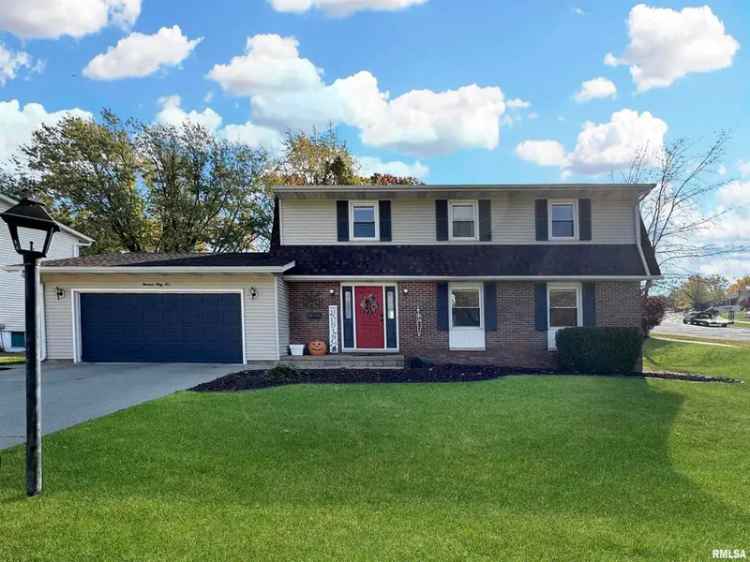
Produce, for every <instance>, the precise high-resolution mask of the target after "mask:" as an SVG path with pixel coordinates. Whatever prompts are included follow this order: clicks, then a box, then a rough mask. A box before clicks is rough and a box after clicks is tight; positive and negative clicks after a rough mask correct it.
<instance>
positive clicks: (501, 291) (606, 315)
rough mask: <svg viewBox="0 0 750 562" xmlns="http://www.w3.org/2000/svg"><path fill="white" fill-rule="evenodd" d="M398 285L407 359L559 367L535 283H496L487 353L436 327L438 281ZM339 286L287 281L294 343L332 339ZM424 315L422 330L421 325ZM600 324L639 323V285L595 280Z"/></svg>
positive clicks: (402, 349) (402, 343) (400, 325)
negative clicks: (454, 343)
mask: <svg viewBox="0 0 750 562" xmlns="http://www.w3.org/2000/svg"><path fill="white" fill-rule="evenodd" d="M397 287H398V328H399V348H400V349H399V352H400V353H401V354H402V355H404V356H405V357H422V358H425V359H429V360H431V361H434V362H436V363H471V364H495V365H502V366H513V367H531V368H535V367H537V368H544V367H555V366H556V363H557V356H556V354H555V353H553V352H550V351H547V332H546V331H544V332H540V331H537V330H536V327H535V321H534V283H532V282H527V281H518V282H498V283H497V303H496V304H497V330H494V331H489V332H486V334H485V336H486V340H485V346H486V350H485V351H451V350H449V349H448V332H447V331H441V330H438V327H437V307H436V304H437V283H435V282H432V281H415V282H412V281H409V282H400V283H398V284H397ZM331 290H333V293H334V294H333V295H331ZM340 290H341V287H340V284H339V283H336V282H293V283H289V326H290V340H289V341H290V342H291V343H307V342H309V341H310V340H312V339H322V340H323V341H326V342H327V341H328V305H329V304H336V305H339V306H340V300H339V299H340ZM420 315H421V325H422V326H421V332H420V331H419V330H418V329H417V324H418V317H419V316H420ZM596 324H597V325H598V326H636V327H637V326H640V284H639V283H638V282H637V281H633V282H602V283H597V284H596ZM339 347H341V342H340V341H339Z"/></svg>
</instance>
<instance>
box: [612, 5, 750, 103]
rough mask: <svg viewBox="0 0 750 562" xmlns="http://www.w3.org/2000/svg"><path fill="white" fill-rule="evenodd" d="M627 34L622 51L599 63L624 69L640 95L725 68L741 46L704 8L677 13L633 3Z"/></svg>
mask: <svg viewBox="0 0 750 562" xmlns="http://www.w3.org/2000/svg"><path fill="white" fill-rule="evenodd" d="M628 35H629V37H630V43H629V44H628V46H627V48H626V49H625V53H624V54H623V55H622V56H621V57H615V56H614V55H612V54H611V53H608V54H607V56H606V57H605V60H604V62H605V64H608V65H610V66H617V65H628V66H629V67H630V74H631V76H632V77H633V81H634V82H635V83H636V86H637V89H638V91H639V92H644V91H646V90H650V89H651V88H665V87H667V86H669V85H670V84H672V83H673V82H674V81H675V80H677V79H679V78H682V77H683V76H685V75H687V74H689V73H691V72H710V71H713V70H720V69H722V68H727V67H729V66H731V65H732V60H733V58H734V55H735V53H736V52H737V50H738V49H739V48H740V44H739V43H738V42H737V40H736V39H735V38H734V37H732V36H731V35H729V34H728V33H726V31H725V29H724V24H723V23H722V21H721V20H720V19H719V18H718V17H716V15H715V14H714V13H713V12H712V11H711V8H710V7H709V6H702V7H698V8H683V9H682V10H681V11H679V12H678V11H676V10H671V9H669V8H653V7H651V6H647V5H645V4H638V5H637V6H635V7H633V9H631V10H630V15H629V16H628Z"/></svg>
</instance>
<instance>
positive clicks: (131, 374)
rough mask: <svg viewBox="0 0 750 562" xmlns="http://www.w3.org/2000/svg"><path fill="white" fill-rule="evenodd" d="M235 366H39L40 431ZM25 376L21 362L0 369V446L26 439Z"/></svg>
mask: <svg viewBox="0 0 750 562" xmlns="http://www.w3.org/2000/svg"><path fill="white" fill-rule="evenodd" d="M240 368H241V366H240V365H203V364H194V363H190V364H114V363H109V364H103V363H101V364H89V365H78V366H75V367H73V366H68V367H46V366H43V367H42V431H43V432H44V433H51V432H53V431H58V430H60V429H64V428H66V427H70V426H72V425H76V424H79V423H81V422H84V421H86V420H89V419H92V418H97V417H100V416H104V415H107V414H111V413H112V412H116V411H117V410H122V409H124V408H128V407H130V406H133V405H135V404H140V403H141V402H146V401H148V400H154V399H155V398H159V397H161V396H165V395H167V394H171V393H173V392H175V391H177V390H184V389H186V388H190V387H192V386H195V385H197V384H200V383H202V382H207V381H210V380H213V379H215V378H218V377H220V376H222V375H225V374H227V373H231V372H233V371H237V370H239V369H240ZM25 380H26V379H25V370H24V367H23V365H19V366H16V367H13V368H11V369H10V370H7V371H0V449H4V448H6V447H10V446H12V445H16V444H18V443H23V442H24V441H25V439H26V438H25V433H26V413H25V412H26V410H25V407H26V403H25V402H26V390H25V388H26V387H25Z"/></svg>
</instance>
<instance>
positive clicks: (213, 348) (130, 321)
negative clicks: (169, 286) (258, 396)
mask: <svg viewBox="0 0 750 562" xmlns="http://www.w3.org/2000/svg"><path fill="white" fill-rule="evenodd" d="M241 323H242V313H241V305H240V295H239V294H238V293H237V294H229V293H228V294H215V293H194V294H193V293H191V294H183V293H160V294H156V293H155V294H130V293H128V294H120V293H84V294H82V295H81V340H82V346H81V347H82V349H81V359H82V360H83V361H91V362H131V363H132V362H178V363H184V362H185V363H186V362H192V363H242V324H241Z"/></svg>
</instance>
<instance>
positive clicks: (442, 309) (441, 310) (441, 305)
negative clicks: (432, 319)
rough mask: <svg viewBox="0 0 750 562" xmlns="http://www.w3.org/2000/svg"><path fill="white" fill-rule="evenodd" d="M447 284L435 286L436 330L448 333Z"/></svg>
mask: <svg viewBox="0 0 750 562" xmlns="http://www.w3.org/2000/svg"><path fill="white" fill-rule="evenodd" d="M448 314H449V310H448V283H438V284H437V328H438V330H440V331H441V332H447V331H448Z"/></svg>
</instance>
